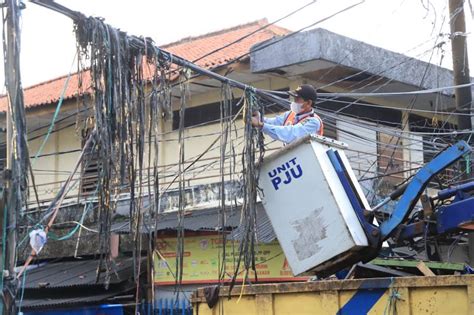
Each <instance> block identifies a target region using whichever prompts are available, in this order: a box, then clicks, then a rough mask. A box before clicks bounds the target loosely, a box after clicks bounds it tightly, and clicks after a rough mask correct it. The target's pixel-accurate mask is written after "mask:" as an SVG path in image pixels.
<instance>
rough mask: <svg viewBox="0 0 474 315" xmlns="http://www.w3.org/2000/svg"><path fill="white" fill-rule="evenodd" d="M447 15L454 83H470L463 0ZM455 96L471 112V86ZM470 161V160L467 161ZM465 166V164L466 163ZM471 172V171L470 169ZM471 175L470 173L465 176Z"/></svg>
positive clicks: (473, 243)
mask: <svg viewBox="0 0 474 315" xmlns="http://www.w3.org/2000/svg"><path fill="white" fill-rule="evenodd" d="M449 16H450V27H451V49H452V52H453V73H454V85H460V84H468V83H471V78H470V76H469V60H468V55H467V51H468V50H467V41H466V37H467V36H466V21H465V19H464V0H449ZM454 95H455V97H456V110H457V112H458V113H463V114H472V113H473V112H474V110H473V109H474V104H473V102H472V93H471V87H470V86H467V87H464V88H459V89H456V90H455V91H454ZM471 121H472V120H471V116H459V117H458V129H459V130H466V129H467V130H472V125H473V124H472V123H471ZM467 163H470V160H468V161H467ZM466 167H467V165H466ZM471 172H472V171H471ZM469 177H472V173H471V174H468V175H467V176H466V177H465V178H466V179H467V178H469ZM468 254H469V262H470V264H471V265H473V264H474V232H471V233H469V234H468Z"/></svg>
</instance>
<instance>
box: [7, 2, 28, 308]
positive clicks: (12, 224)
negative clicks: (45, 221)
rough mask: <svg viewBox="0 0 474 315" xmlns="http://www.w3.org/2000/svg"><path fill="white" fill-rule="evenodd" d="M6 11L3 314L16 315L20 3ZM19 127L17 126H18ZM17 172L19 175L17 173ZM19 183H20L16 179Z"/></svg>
mask: <svg viewBox="0 0 474 315" xmlns="http://www.w3.org/2000/svg"><path fill="white" fill-rule="evenodd" d="M3 5H4V6H6V8H7V15H6V22H7V23H6V38H4V40H6V47H5V51H4V54H5V56H4V57H5V83H6V91H7V96H8V109H7V115H6V124H7V139H6V167H5V171H4V179H5V194H4V196H5V200H6V205H5V207H4V209H2V211H7V217H6V218H7V224H6V225H4V228H6V233H3V234H4V235H6V240H5V239H4V240H3V242H6V253H5V257H4V261H5V265H4V268H3V275H2V276H3V279H4V282H3V283H4V287H3V292H2V294H3V303H4V305H3V314H16V307H15V298H16V293H17V279H16V274H15V265H16V247H17V240H16V237H17V231H16V224H17V216H18V214H17V211H18V206H20V207H21V202H18V191H17V188H16V186H17V185H15V183H14V180H15V178H17V177H18V176H19V174H17V173H18V167H16V166H17V165H16V163H18V162H17V161H15V158H14V156H18V154H21V153H18V152H15V151H16V150H15V149H14V146H16V145H17V144H16V142H15V141H14V139H13V137H14V132H13V113H12V110H13V111H18V109H19V108H20V107H21V110H23V94H22V93H23V92H22V90H21V83H20V69H19V58H20V56H19V54H20V51H19V50H20V47H19V40H20V39H19V38H18V36H19V34H18V29H19V25H18V23H19V10H20V7H19V5H18V0H6V1H5V2H4V4H3ZM17 127H18V126H17ZM15 170H17V171H15ZM16 180H17V179H16Z"/></svg>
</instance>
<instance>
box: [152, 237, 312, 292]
mask: <svg viewBox="0 0 474 315" xmlns="http://www.w3.org/2000/svg"><path fill="white" fill-rule="evenodd" d="M222 243H223V240H222V236H219V235H207V236H190V237H186V238H185V239H184V255H183V256H184V260H183V264H184V266H183V282H182V283H183V284H191V283H213V282H218V275H219V267H220V266H221V264H222V262H223V259H222V255H223V248H222ZM176 244H177V239H176V237H170V238H160V239H158V241H157V246H158V248H157V252H155V257H154V262H155V276H154V279H155V283H156V284H158V285H167V284H174V283H175V278H174V273H175V272H176ZM225 252H226V253H225V256H226V258H225V266H226V277H225V279H224V281H230V280H231V279H232V275H233V274H234V272H235V268H236V265H237V259H238V256H239V243H238V242H236V241H230V240H228V241H227V242H226V250H225ZM255 264H256V269H257V277H258V281H259V282H269V281H271V282H274V281H302V280H303V281H304V280H307V279H308V278H307V277H293V274H292V272H291V269H290V267H289V265H288V262H287V261H286V258H285V255H284V254H283V251H282V250H281V247H280V245H279V244H278V242H277V241H276V240H275V241H273V242H271V243H267V244H265V243H260V244H258V245H257V246H256V249H255ZM243 276H244V272H242V268H240V270H239V275H238V277H237V279H238V281H239V282H241V281H242V278H243ZM249 278H250V279H251V281H253V279H254V274H253V272H249Z"/></svg>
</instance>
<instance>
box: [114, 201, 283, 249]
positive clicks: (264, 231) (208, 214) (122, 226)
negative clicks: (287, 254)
mask: <svg viewBox="0 0 474 315" xmlns="http://www.w3.org/2000/svg"><path fill="white" fill-rule="evenodd" d="M219 215H220V214H219V209H218V208H209V209H204V210H193V211H190V212H188V213H187V214H186V215H185V217H184V220H183V226H184V229H186V230H190V231H219V230H220V228H221V223H220V219H219ZM240 221H241V220H240V208H236V209H233V210H232V211H230V210H229V209H227V210H226V213H225V223H226V224H225V225H226V228H234V230H233V232H232V233H231V235H230V236H231V237H232V238H234V239H240V238H241V237H242V231H241V227H240ZM177 227H178V213H177V212H176V211H173V212H167V213H163V214H161V215H160V217H159V218H158V223H157V228H156V230H157V231H163V230H175V229H176V228H177ZM153 230H155V222H154V220H153V221H150V220H146V219H145V220H144V223H143V224H142V225H141V227H140V232H141V233H150V231H153ZM112 231H113V232H115V233H119V234H125V233H129V232H130V222H129V221H126V222H119V223H115V224H114V225H113V226H112ZM257 237H258V240H259V241H260V242H264V243H267V242H271V241H272V240H274V239H275V238H276V236H275V232H274V231H273V228H272V225H271V223H270V219H268V217H267V215H266V213H265V211H264V209H263V207H262V206H261V205H260V204H259V205H257Z"/></svg>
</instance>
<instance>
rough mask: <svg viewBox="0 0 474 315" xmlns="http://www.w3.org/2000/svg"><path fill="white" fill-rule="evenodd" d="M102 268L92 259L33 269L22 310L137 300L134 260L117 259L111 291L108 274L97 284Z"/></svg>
mask: <svg viewBox="0 0 474 315" xmlns="http://www.w3.org/2000/svg"><path fill="white" fill-rule="evenodd" d="M145 262H146V260H145V258H142V260H141V263H142V268H141V270H142V273H143V272H145V270H146V268H144V263H145ZM98 266H99V260H97V259H93V260H90V259H88V260H82V261H81V260H74V261H61V262H54V263H53V262H51V263H46V264H42V265H40V266H38V267H36V268H34V269H29V270H28V271H27V272H26V273H24V276H26V278H25V287H24V289H25V291H24V299H23V301H22V308H24V309H33V308H34V309H37V308H64V307H70V306H86V305H94V304H98V303H100V302H104V301H111V300H115V299H119V300H120V299H122V300H123V299H125V300H127V301H128V300H133V296H134V292H135V290H136V288H135V283H134V281H133V280H132V278H133V266H134V260H133V258H132V257H129V258H117V259H115V263H114V267H113V270H112V271H111V273H110V282H109V286H108V288H107V289H106V288H105V286H104V284H105V273H103V272H102V273H101V275H100V277H99V280H98V281H97V282H96V275H97V269H98ZM33 267H34V265H33ZM22 282H23V278H20V279H19V283H22ZM18 298H19V296H18ZM19 302H20V301H17V303H19Z"/></svg>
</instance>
